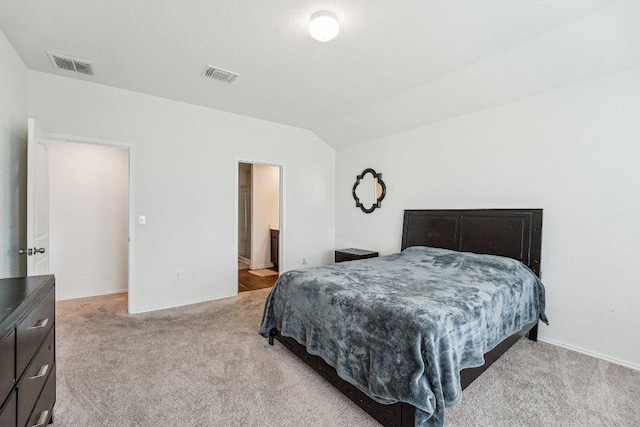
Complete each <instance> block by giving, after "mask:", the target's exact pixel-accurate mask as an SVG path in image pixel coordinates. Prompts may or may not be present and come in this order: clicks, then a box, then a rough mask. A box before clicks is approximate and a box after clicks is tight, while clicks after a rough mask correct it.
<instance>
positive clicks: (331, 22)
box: [309, 10, 340, 42]
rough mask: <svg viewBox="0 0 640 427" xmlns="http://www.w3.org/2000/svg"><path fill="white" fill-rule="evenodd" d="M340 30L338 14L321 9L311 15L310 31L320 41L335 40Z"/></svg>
mask: <svg viewBox="0 0 640 427" xmlns="http://www.w3.org/2000/svg"><path fill="white" fill-rule="evenodd" d="M339 32H340V24H339V23H338V16H337V15H336V14H335V13H333V12H329V11H328V10H320V11H318V12H316V13H314V14H313V15H311V20H310V21H309V33H310V34H311V37H313V38H314V39H316V40H318V41H319V42H328V41H329V40H333V39H334V38H335V37H336V36H337V35H338V33H339Z"/></svg>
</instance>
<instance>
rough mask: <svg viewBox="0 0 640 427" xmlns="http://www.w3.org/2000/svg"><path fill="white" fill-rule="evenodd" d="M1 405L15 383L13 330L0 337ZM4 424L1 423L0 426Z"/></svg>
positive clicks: (14, 337)
mask: <svg viewBox="0 0 640 427" xmlns="http://www.w3.org/2000/svg"><path fill="white" fill-rule="evenodd" d="M0 340H2V341H0V367H2V369H0V405H2V402H4V399H5V398H6V397H7V396H8V395H9V393H10V392H11V389H12V388H13V385H14V384H15V381H16V377H15V354H16V353H15V350H16V334H15V333H14V332H13V331H11V333H10V334H8V335H6V336H4V337H2V338H0ZM2 426H3V424H2V423H0V427H2Z"/></svg>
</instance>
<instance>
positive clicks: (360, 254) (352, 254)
mask: <svg viewBox="0 0 640 427" xmlns="http://www.w3.org/2000/svg"><path fill="white" fill-rule="evenodd" d="M377 256H378V252H374V251H367V250H365V249H355V248H349V249H338V250H337V251H336V262H344V261H354V260H357V259H367V258H375V257H377Z"/></svg>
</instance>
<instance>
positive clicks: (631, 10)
mask: <svg viewBox="0 0 640 427" xmlns="http://www.w3.org/2000/svg"><path fill="white" fill-rule="evenodd" d="M638 3H639V2H638V1H637V0H635V1H634V0H623V1H614V0H562V1H559V0H519V1H514V0H474V1H470V0H404V1H402V2H398V1H391V0H387V1H382V0H354V1H349V2H345V1H337V0H328V1H302V0H278V1H256V0H235V1H228V0H225V1H222V0H215V1H214V0H183V1H171V2H159V1H154V0H136V1H131V0H110V1H88V0H29V1H24V0H4V1H2V3H1V4H0V28H1V29H2V30H3V31H4V33H5V34H6V35H7V37H8V39H9V40H10V41H11V43H12V44H13V46H14V47H15V48H16V50H17V51H18V53H19V54H20V55H21V57H22V58H23V59H24V61H25V62H26V64H27V66H28V67H29V68H30V69H33V70H38V71H43V72H47V73H53V74H60V75H65V76H68V77H72V78H78V79H82V80H88V81H92V82H96V83H101V84H105V85H109V86H114V87H119V88H123V89H129V90H133V91H138V92H143V93H147V94H151V95H156V96H161V97H165V98H169V99H174V100H178V101H184V102H189V103H192V104H198V105H203V106H206V107H211V108H216V109H219V110H224V111H230V112H234V113H239V114H243V115H247V116H252V117H257V118H262V119H266V120H272V121H275V122H279V123H285V124H289V125H293V126H298V127H302V128H306V129H310V130H312V131H314V132H316V133H317V134H318V135H319V136H320V137H322V138H323V139H324V140H325V141H327V143H329V144H331V145H332V146H334V147H341V146H345V145H349V144H354V143H358V142H362V141H366V140H368V139H372V138H377V137H380V136H384V135H388V134H390V133H394V132H398V131H402V130H406V129H410V128H412V127H416V126H420V125H424V124H427V123H430V122H433V121H436V120H442V119H443V118H447V117H451V116H455V115H459V114H464V113H467V112H470V111H474V110H477V109H480V108H486V107H487V106H491V105H495V104H497V103H501V102H506V101H509V100H513V99H518V98H519V97H524V96H531V95H532V94H536V93H539V92H541V91H544V90H549V89H550V88H554V87H558V86H562V85H566V84H571V83H572V82H574V81H579V80H580V79H584V78H586V77H589V76H595V75H598V74H599V73H603V72H611V71H612V70H613V71H615V70H616V69H618V68H620V67H627V66H632V65H634V64H636V59H638V64H640V58H636V56H637V55H636V56H634V54H633V50H634V49H635V51H638V52H639V54H640V49H639V48H640V43H638V44H637V45H634V43H635V42H636V41H638V40H640V35H639V34H637V33H638V31H636V30H635V26H632V27H631V28H630V27H629V25H628V22H627V21H629V20H630V19H631V22H636V23H637V22H639V21H638V19H639V18H640V8H639V7H638ZM321 9H328V10H331V11H333V12H335V13H336V14H337V15H338V16H339V17H340V21H341V31H340V34H339V35H338V37H337V38H336V39H334V40H333V41H331V42H328V43H320V42H317V41H315V40H313V39H312V38H311V36H310V35H309V34H308V31H307V23H308V19H309V16H310V15H311V14H312V13H313V12H315V11H317V10H321ZM607 14H609V15H611V16H609V15H607ZM602 16H609V17H608V18H606V19H605V18H602ZM618 20H623V21H624V22H623V23H619V22H618ZM594 25H595V26H596V27H597V26H598V25H600V27H602V28H600V27H597V28H595V29H594ZM636 26H637V25H636ZM585 29H588V31H586V30H585ZM621 29H622V30H621ZM611 31H613V32H614V33H615V32H616V31H617V33H616V35H615V37H613V39H611V37H605V42H606V43H605V42H602V40H601V39H602V37H601V36H600V34H601V33H603V34H608V33H610V32H611ZM621 31H624V33H621ZM576 34H577V35H578V36H579V37H576ZM593 34H596V35H597V37H594V36H593ZM583 39H584V40H583ZM594 39H595V40H594ZM558 41H559V42H558ZM621 41H622V42H623V43H626V45H628V46H627V47H628V48H629V49H628V50H629V52H630V53H629V54H628V55H627V54H626V53H623V54H622V55H620V54H616V55H614V56H615V58H608V57H607V58H605V59H606V61H604V62H606V63H607V64H606V66H604V67H603V66H602V62H603V60H602V58H601V57H600V54H598V55H595V56H594V55H591V54H589V53H588V52H581V51H580V49H577V50H578V52H576V46H591V45H592V44H593V42H595V43H596V45H597V46H596V47H597V48H598V49H599V50H597V52H601V51H602V54H605V55H606V52H609V51H610V50H611V43H620V42H621ZM524 47H526V49H524ZM47 50H50V51H54V52H58V53H62V54H67V55H71V56H75V57H79V58H83V59H87V60H90V61H94V62H95V73H96V75H95V76H94V77H87V76H83V75H79V74H74V73H69V72H66V71H59V70H54V69H53V68H52V66H51V63H50V62H49V59H48V57H47V54H46V51H47ZM527 52H530V53H531V52H533V53H535V55H531V54H527ZM625 52H626V50H625ZM567 56H568V57H569V58H570V59H571V60H570V61H569V62H567V60H566V58H567ZM621 57H624V58H621ZM585 58H586V59H585ZM573 59H575V61H573ZM611 61H613V62H615V61H617V62H616V63H615V64H614V65H611V64H609V62H611ZM207 64H210V65H214V66H218V67H221V68H223V69H227V70H230V71H233V72H236V73H239V74H240V75H241V77H240V78H239V79H238V80H236V82H235V83H233V84H224V83H220V82H217V81H214V80H209V79H205V78H203V77H201V74H202V71H203V70H204V68H205V66H206V65H207ZM525 65H526V67H525ZM514 68H515V69H514ZM532 69H533V70H536V71H540V72H542V73H543V75H537V76H535V78H532V76H531V73H530V71H531V70H532ZM555 69H560V71H561V72H559V73H558V72H556V71H557V70H556V71H552V70H555ZM526 70H529V73H528V74H527V73H525V71H526ZM567 70H568V71H567ZM523 73H524V74H523ZM523 76H524V79H525V81H524V82H522V79H523ZM501 82H505V85H502V84H501ZM523 85H524V86H523ZM470 92H471V93H470Z"/></svg>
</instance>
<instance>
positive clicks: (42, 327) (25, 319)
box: [0, 276, 56, 427]
mask: <svg viewBox="0 0 640 427" xmlns="http://www.w3.org/2000/svg"><path fill="white" fill-rule="evenodd" d="M55 337H56V331H55V279H54V277H53V276H33V277H20V278H14V279H0V427H25V426H26V427H35V426H38V427H40V426H45V425H47V424H50V423H52V422H53V405H54V404H55V402H56V367H55V361H56V354H55V348H56V341H55V340H56V338H55Z"/></svg>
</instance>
